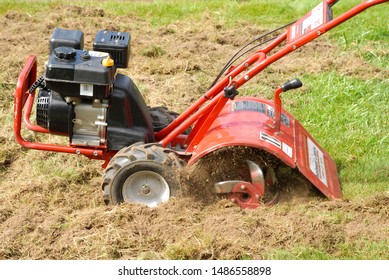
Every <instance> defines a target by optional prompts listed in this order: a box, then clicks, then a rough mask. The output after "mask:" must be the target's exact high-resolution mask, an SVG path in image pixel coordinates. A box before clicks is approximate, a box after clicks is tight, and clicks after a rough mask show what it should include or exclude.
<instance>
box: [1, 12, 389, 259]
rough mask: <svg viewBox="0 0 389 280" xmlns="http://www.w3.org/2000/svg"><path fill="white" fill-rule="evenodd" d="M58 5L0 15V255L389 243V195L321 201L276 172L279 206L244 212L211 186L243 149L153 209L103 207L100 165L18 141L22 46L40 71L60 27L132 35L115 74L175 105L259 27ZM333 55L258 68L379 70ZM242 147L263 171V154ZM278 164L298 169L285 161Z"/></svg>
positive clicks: (201, 255)
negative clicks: (154, 21)
mask: <svg viewBox="0 0 389 280" xmlns="http://www.w3.org/2000/svg"><path fill="white" fill-rule="evenodd" d="M54 8H55V9H56V10H57V11H58V10H60V11H61V13H54V12H53V13H47V12H41V13H37V14H34V15H30V14H27V13H20V12H14V11H10V12H8V13H6V14H5V15H3V16H1V17H0V37H1V38H3V39H2V43H1V44H0V53H1V54H2V58H1V61H0V83H1V87H0V90H1V94H0V104H1V107H0V119H1V133H0V152H1V153H0V155H1V157H0V178H1V181H0V189H1V193H0V240H1V243H0V259H247V258H250V259H264V258H274V257H277V252H278V251H279V250H288V249H293V248H310V249H312V250H317V251H322V252H325V253H326V254H329V255H330V256H332V257H333V258H336V257H337V256H338V257H342V246H344V244H352V245H353V246H356V247H358V246H363V242H364V240H366V238H368V240H370V241H376V242H387V236H388V234H389V219H388V218H389V207H388V205H389V194H388V193H384V194H380V195H376V196H372V197H368V198H365V199H359V200H355V201H328V200H326V199H323V198H322V197H320V196H318V195H313V192H312V190H311V189H310V188H309V186H308V185H307V184H306V182H302V184H299V185H298V188H297V189H296V186H295V185H290V183H289V182H288V180H287V179H283V178H282V177H281V178H279V180H280V182H281V183H283V185H286V186H287V187H286V188H285V189H284V192H283V196H282V199H281V203H280V204H279V205H277V206H275V207H261V208H258V209H256V210H242V209H240V208H238V207H236V205H235V204H233V203H232V202H230V201H229V200H227V199H225V198H223V197H217V196H216V195H214V194H212V193H211V191H210V187H209V186H212V183H213V181H217V180H221V178H223V179H224V180H229V179H235V178H236V177H241V178H242V179H244V178H246V177H247V174H244V172H243V173H242V172H241V171H240V169H239V168H235V167H236V166H237V164H238V163H239V166H241V165H242V164H241V163H242V153H239V152H235V153H228V154H223V153H224V151H222V152H221V154H217V155H216V158H213V159H210V160H208V161H206V162H201V161H200V162H199V163H197V164H196V165H195V166H192V167H188V168H187V169H186V170H185V172H184V173H182V175H181V180H182V185H183V188H182V190H183V191H182V193H181V195H180V196H178V197H176V198H172V199H171V200H170V201H169V202H168V203H165V204H163V205H161V206H160V207H158V208H153V209H151V208H147V207H144V206H140V205H129V204H122V205H119V206H105V205H104V203H103V200H102V193H101V189H100V180H101V175H102V172H103V169H102V168H101V167H100V164H101V162H95V161H90V160H88V159H86V158H81V157H77V156H74V155H64V154H54V153H45V152H39V151H33V150H26V149H24V148H21V147H20V146H19V145H17V144H16V143H15V141H14V139H13V130H12V129H13V127H12V115H13V97H12V94H13V91H14V89H15V86H16V81H17V77H18V75H19V73H20V70H21V69H22V67H23V65H24V62H25V60H26V58H27V56H28V55H29V54H35V55H37V57H38V63H39V71H40V73H42V69H43V63H44V61H45V60H47V54H48V41H49V38H50V35H51V33H52V31H53V29H54V28H55V27H61V28H67V29H81V30H83V32H84V34H85V43H86V44H85V47H86V48H91V45H92V42H93V38H94V34H95V33H96V32H97V31H98V30H100V29H111V30H124V31H128V32H130V33H131V34H132V42H131V53H132V55H131V60H130V66H129V69H126V70H120V71H121V72H122V73H124V74H126V75H129V76H131V77H132V78H133V79H134V81H135V82H136V83H137V85H138V86H139V88H140V90H141V92H142V94H143V96H144V98H145V100H146V103H147V104H148V105H150V106H166V107H168V108H169V109H171V110H173V111H177V112H180V111H182V110H184V109H185V108H186V107H187V106H188V105H190V104H191V103H192V102H193V101H194V100H195V99H197V97H198V96H200V95H201V94H202V93H204V92H205V91H206V89H207V88H208V86H209V85H210V83H211V82H212V80H213V77H215V76H216V74H217V73H218V70H219V69H221V68H222V67H223V65H224V63H223V62H224V61H226V60H227V58H229V57H230V56H231V55H232V54H233V53H234V52H235V51H236V49H237V48H238V46H241V45H242V44H244V43H245V42H246V41H247V40H248V39H249V38H252V37H254V36H256V35H258V34H259V33H262V31H265V30H264V29H263V28H261V27H256V26H254V27H253V25H251V24H249V23H244V22H242V23H239V24H238V25H237V26H235V27H229V28H227V27H225V26H223V25H220V24H216V23H215V22H214V21H213V19H212V17H211V16H210V15H208V14H204V18H203V20H202V21H201V22H188V21H184V20H183V21H180V22H179V23H176V24H175V23H172V24H169V25H167V26H163V27H153V26H150V24H149V23H147V21H145V20H144V19H142V18H138V17H136V16H117V15H114V14H111V13H108V12H106V11H104V10H101V9H92V8H80V7H77V6H60V7H53V9H54ZM337 51H339V50H337V48H336V47H335V46H332V45H329V44H328V42H326V41H325V40H324V39H319V40H318V41H316V42H314V43H311V44H310V46H308V47H306V48H304V49H301V50H298V51H297V52H296V53H294V54H292V55H290V56H289V59H287V60H282V61H283V62H282V63H280V64H274V66H271V67H270V68H269V70H268V72H269V73H277V75H267V76H264V77H262V78H261V83H263V84H266V85H268V86H269V87H272V88H275V87H277V86H278V85H279V84H281V83H282V82H284V81H286V80H288V79H290V73H293V75H295V76H299V75H302V74H304V73H307V72H308V73H316V72H319V71H321V70H328V69H333V70H334V71H338V72H341V73H344V74H345V75H347V74H350V73H353V75H356V76H360V77H362V78H367V77H368V76H369V75H370V76H377V75H384V73H380V69H376V68H374V66H371V65H369V64H367V63H365V62H364V61H363V60H362V59H361V58H360V57H358V55H356V54H353V53H348V54H347V55H343V56H340V57H339V59H336V60H334V59H333V55H334V52H337ZM274 76H275V77H274ZM259 94H261V93H259ZM269 94H270V96H271V92H270V93H263V94H262V96H269ZM25 135H26V137H27V138H31V139H32V138H33V137H37V136H34V135H33V134H31V133H28V132H25ZM39 137H41V136H38V139H41V138H39ZM58 139H59V138H56V137H50V138H49V141H63V142H64V143H65V144H66V139H59V140H58ZM247 153H248V154H250V156H251V157H253V158H254V159H256V160H257V162H260V163H261V164H260V165H261V166H262V167H263V168H264V169H266V167H267V166H266V163H264V161H261V159H262V155H257V154H255V153H253V152H252V151H244V153H243V154H247ZM272 165H274V166H272V167H274V168H278V167H279V162H277V160H274V159H273V161H272ZM226 166H228V168H227V169H225V167H226ZM211 167H215V168H213V169H211ZM219 167H223V168H219ZM219 169H220V170H219ZM210 170H213V171H212V172H211V171H210ZM232 170H234V172H235V173H234V172H232ZM283 172H284V174H285V176H286V177H288V176H291V175H293V176H297V175H294V174H292V173H293V172H292V171H290V170H288V169H285V170H284V171H283ZM288 184H289V185H288ZM358 244H359V245H358ZM294 257H298V255H297V256H296V255H295V256H294ZM381 257H382V258H383V259H388V258H389V255H388V253H386V255H382V256H381Z"/></svg>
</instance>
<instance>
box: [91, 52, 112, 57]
mask: <svg viewBox="0 0 389 280" xmlns="http://www.w3.org/2000/svg"><path fill="white" fill-rule="evenodd" d="M88 54H89V55H90V56H94V57H104V56H108V53H106V52H97V51H88Z"/></svg>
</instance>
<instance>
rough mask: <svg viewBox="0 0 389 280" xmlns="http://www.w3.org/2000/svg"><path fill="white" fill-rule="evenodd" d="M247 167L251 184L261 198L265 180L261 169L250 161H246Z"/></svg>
mask: <svg viewBox="0 0 389 280" xmlns="http://www.w3.org/2000/svg"><path fill="white" fill-rule="evenodd" d="M246 162H247V165H248V166H249V170H250V176H251V182H252V184H253V186H254V187H255V188H256V189H257V190H258V192H259V193H260V195H261V196H264V195H265V179H264V177H263V172H262V169H261V168H260V167H259V166H258V165H257V164H256V163H254V162H252V161H251V160H246Z"/></svg>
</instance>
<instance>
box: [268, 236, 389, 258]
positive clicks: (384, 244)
mask: <svg viewBox="0 0 389 280" xmlns="http://www.w3.org/2000/svg"><path fill="white" fill-rule="evenodd" d="M388 247H389V242H388V241H379V242H376V241H371V240H364V239H360V240H355V241H352V242H342V243H339V244H337V245H336V246H335V248H332V247H331V246H325V245H323V246H322V247H321V248H316V247H315V248H313V247H304V246H296V247H294V248H291V249H281V248H277V249H274V250H271V251H269V252H267V253H266V254H265V259H276V260H279V259H282V260H296V259H297V260H332V259H334V255H335V256H336V259H338V260H378V259H388V257H389V253H388V250H387V249H388ZM333 251H335V252H336V253H334V252H333Z"/></svg>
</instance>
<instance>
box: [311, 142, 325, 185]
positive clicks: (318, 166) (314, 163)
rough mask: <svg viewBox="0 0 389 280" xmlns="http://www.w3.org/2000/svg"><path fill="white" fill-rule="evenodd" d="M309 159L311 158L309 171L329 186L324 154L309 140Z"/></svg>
mask: <svg viewBox="0 0 389 280" xmlns="http://www.w3.org/2000/svg"><path fill="white" fill-rule="evenodd" d="M307 142H308V158H309V169H311V171H312V172H313V174H315V175H316V177H317V178H319V179H320V181H322V183H323V184H324V185H326V186H328V183H327V176H326V167H325V163H324V154H323V152H322V151H321V150H320V149H319V148H318V147H317V146H316V145H315V143H313V142H312V140H311V139H309V138H308V141H307Z"/></svg>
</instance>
